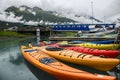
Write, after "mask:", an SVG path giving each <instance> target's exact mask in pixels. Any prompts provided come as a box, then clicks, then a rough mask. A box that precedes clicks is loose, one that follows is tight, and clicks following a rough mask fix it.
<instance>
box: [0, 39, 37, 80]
mask: <svg viewBox="0 0 120 80" xmlns="http://www.w3.org/2000/svg"><path fill="white" fill-rule="evenodd" d="M29 41H31V42H32V43H34V44H36V39H29V40H24V41H19V42H18V41H7V42H2V43H0V80H38V79H36V77H35V76H34V75H33V74H32V73H31V72H30V70H29V69H28V68H27V67H26V65H25V64H24V62H23V58H22V55H21V52H20V46H21V45H22V44H26V45H27V43H28V42H29Z"/></svg>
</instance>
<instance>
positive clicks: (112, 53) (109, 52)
mask: <svg viewBox="0 0 120 80" xmlns="http://www.w3.org/2000/svg"><path fill="white" fill-rule="evenodd" d="M65 48H67V49H69V50H74V51H77V52H82V53H87V54H92V55H95V56H101V57H109V58H115V57H117V56H118V55H119V53H120V51H119V50H99V49H91V48H85V47H65Z"/></svg>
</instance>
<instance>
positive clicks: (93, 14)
mask: <svg viewBox="0 0 120 80" xmlns="http://www.w3.org/2000/svg"><path fill="white" fill-rule="evenodd" d="M91 8H92V24H93V17H94V12H93V1H92V2H91Z"/></svg>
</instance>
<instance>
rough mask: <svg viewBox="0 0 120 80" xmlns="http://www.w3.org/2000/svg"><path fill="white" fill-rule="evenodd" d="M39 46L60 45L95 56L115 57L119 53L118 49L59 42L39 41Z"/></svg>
mask: <svg viewBox="0 0 120 80" xmlns="http://www.w3.org/2000/svg"><path fill="white" fill-rule="evenodd" d="M40 45H41V46H46V45H47V46H56V47H62V48H66V49H69V50H74V51H77V52H81V53H86V54H92V55H95V56H101V57H109V58H115V57H117V56H118V55H119V53H120V50H99V49H92V48H85V47H78V46H65V45H63V46H60V45H59V44H57V43H56V44H45V43H44V42H40Z"/></svg>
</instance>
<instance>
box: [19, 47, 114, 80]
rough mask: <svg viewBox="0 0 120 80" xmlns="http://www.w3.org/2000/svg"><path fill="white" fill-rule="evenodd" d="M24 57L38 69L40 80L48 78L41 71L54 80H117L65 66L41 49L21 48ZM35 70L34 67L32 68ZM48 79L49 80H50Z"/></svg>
mask: <svg viewBox="0 0 120 80" xmlns="http://www.w3.org/2000/svg"><path fill="white" fill-rule="evenodd" d="M21 51H22V55H23V57H24V58H25V60H26V61H27V62H29V64H31V65H32V66H34V68H36V69H35V70H36V71H38V72H39V73H40V74H39V73H38V72H37V73H35V72H36V71H34V74H36V75H37V74H38V75H39V76H42V77H38V79H39V80H41V79H42V78H43V76H44V77H48V75H46V74H42V72H41V70H42V71H44V72H46V73H48V74H49V76H50V75H51V77H50V79H51V78H52V77H53V78H52V80H116V77H114V76H107V75H100V74H93V73H89V72H86V71H83V70H78V69H75V68H72V67H70V66H67V65H65V64H63V63H62V62H60V61H58V60H56V59H55V58H53V57H51V56H49V55H47V54H45V53H44V52H41V47H32V48H27V47H26V46H21ZM31 69H33V67H32V68H31ZM50 79H49V78H47V80H50Z"/></svg>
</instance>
